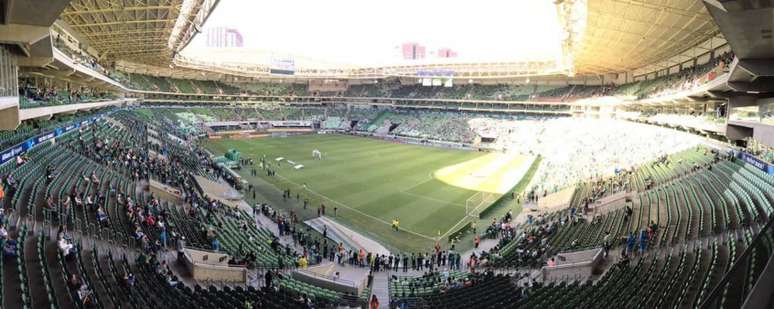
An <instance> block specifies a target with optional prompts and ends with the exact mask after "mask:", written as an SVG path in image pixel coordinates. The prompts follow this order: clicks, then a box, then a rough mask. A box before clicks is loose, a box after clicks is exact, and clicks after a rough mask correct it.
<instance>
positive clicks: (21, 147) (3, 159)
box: [0, 115, 102, 165]
mask: <svg viewBox="0 0 774 309" xmlns="http://www.w3.org/2000/svg"><path fill="white" fill-rule="evenodd" d="M101 118H102V115H99V116H94V117H92V118H91V119H86V120H83V121H81V122H75V123H71V124H68V125H67V126H64V127H59V128H55V129H54V130H52V131H49V132H46V133H43V134H40V135H38V136H35V137H32V138H29V139H27V140H26V141H23V142H21V143H19V144H17V145H16V146H13V147H11V148H9V149H6V150H4V151H2V152H0V165H3V164H5V163H7V162H8V161H11V160H13V159H15V158H16V156H18V155H22V154H24V153H26V152H27V151H29V150H30V149H32V148H33V147H35V146H37V145H39V144H41V143H44V142H46V141H49V140H51V139H54V138H56V137H59V136H61V135H63V134H65V133H67V132H70V131H72V130H75V129H78V128H80V127H82V126H87V125H89V124H91V123H94V122H96V121H97V120H99V119H101Z"/></svg>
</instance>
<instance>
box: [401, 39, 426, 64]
mask: <svg viewBox="0 0 774 309" xmlns="http://www.w3.org/2000/svg"><path fill="white" fill-rule="evenodd" d="M401 51H402V52H403V59H405V60H417V59H425V47H424V46H422V45H419V43H415V42H411V43H403V45H401Z"/></svg>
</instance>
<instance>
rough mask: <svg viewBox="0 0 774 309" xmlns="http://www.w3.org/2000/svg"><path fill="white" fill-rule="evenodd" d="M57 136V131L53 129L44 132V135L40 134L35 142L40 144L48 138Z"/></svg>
mask: <svg viewBox="0 0 774 309" xmlns="http://www.w3.org/2000/svg"><path fill="white" fill-rule="evenodd" d="M56 136H57V135H56V131H51V132H48V133H44V134H43V135H40V136H38V137H36V138H35V144H40V143H42V142H45V141H47V140H50V139H52V138H54V137H56Z"/></svg>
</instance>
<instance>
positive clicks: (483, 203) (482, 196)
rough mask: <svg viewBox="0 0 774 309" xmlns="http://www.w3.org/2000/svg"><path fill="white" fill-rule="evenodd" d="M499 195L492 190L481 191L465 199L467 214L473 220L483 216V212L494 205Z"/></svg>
mask: <svg viewBox="0 0 774 309" xmlns="http://www.w3.org/2000/svg"><path fill="white" fill-rule="evenodd" d="M498 197H499V195H498V194H497V193H492V192H484V191H479V192H476V194H473V195H472V196H471V197H469V198H468V199H467V200H465V216H467V217H468V218H469V219H471V220H474V219H475V220H478V219H480V218H481V212H482V211H483V210H484V209H486V208H487V207H489V206H490V205H492V203H494V202H495V201H497V198H498Z"/></svg>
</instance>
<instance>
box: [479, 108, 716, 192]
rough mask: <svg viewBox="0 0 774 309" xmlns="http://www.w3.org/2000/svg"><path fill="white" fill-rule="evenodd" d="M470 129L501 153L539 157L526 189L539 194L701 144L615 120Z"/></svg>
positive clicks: (501, 123)
mask: <svg viewBox="0 0 774 309" xmlns="http://www.w3.org/2000/svg"><path fill="white" fill-rule="evenodd" d="M471 126H472V127H473V129H474V130H475V131H477V132H487V133H486V134H490V135H491V134H493V133H494V134H497V139H496V141H495V142H494V147H495V148H497V149H500V150H501V151H505V152H515V153H521V154H525V155H533V156H536V155H540V156H541V157H542V162H541V165H540V168H539V169H538V171H537V173H536V174H535V176H534V178H533V181H532V183H531V186H530V190H534V191H535V192H538V193H551V192H556V191H558V190H561V189H563V188H566V187H568V186H571V185H574V184H576V183H578V182H585V181H589V180H592V181H593V180H594V179H601V178H605V177H607V176H610V175H614V174H615V173H616V171H617V170H619V171H620V170H626V169H629V168H631V167H633V166H636V165H639V164H641V163H644V162H647V161H649V160H652V158H654V157H659V156H663V155H665V154H669V153H674V152H678V151H680V150H683V149H688V148H691V147H695V146H696V145H698V144H699V143H700V142H701V138H700V137H697V136H694V135H691V134H689V133H682V132H675V131H673V130H669V129H665V128H660V127H654V126H649V125H644V124H638V123H632V122H628V121H620V120H615V119H590V118H543V119H534V120H532V119H529V120H502V119H488V118H477V119H473V120H471Z"/></svg>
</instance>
